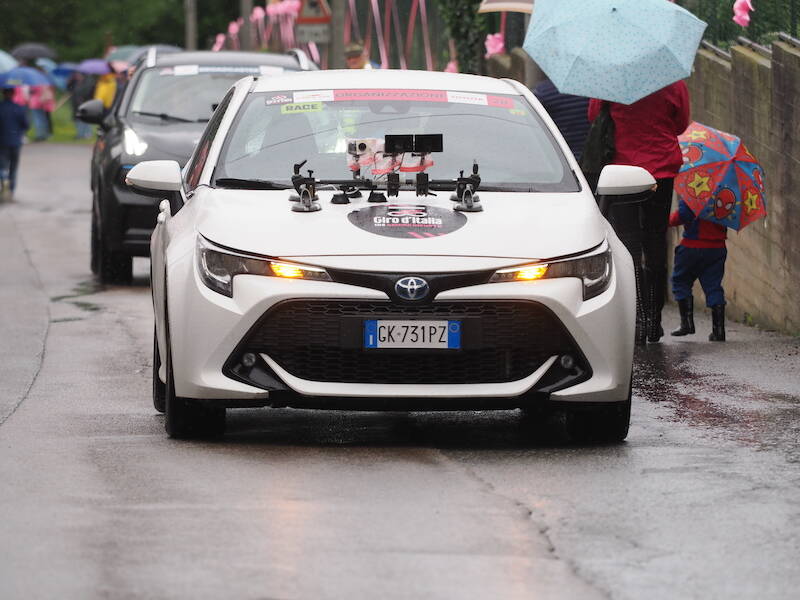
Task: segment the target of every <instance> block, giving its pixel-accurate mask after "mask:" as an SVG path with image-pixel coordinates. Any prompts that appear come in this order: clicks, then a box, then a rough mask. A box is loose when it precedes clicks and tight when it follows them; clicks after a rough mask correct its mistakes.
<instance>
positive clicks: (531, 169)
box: [214, 89, 580, 192]
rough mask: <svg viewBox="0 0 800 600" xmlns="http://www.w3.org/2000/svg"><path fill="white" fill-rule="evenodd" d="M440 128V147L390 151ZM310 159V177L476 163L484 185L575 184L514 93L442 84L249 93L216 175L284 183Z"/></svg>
mask: <svg viewBox="0 0 800 600" xmlns="http://www.w3.org/2000/svg"><path fill="white" fill-rule="evenodd" d="M426 134H433V135H441V136H442V151H441V152H433V153H431V154H427V155H420V154H418V153H413V152H405V153H402V154H393V155H389V154H388V153H387V152H385V150H387V149H386V148H384V141H385V136H386V135H404V136H409V135H414V136H420V135H426ZM303 160H307V161H308V162H307V163H306V165H305V167H304V169H313V170H314V177H316V178H317V179H340V180H341V179H347V178H349V177H352V173H353V172H355V171H356V170H357V169H359V170H360V174H361V175H362V176H365V177H371V178H373V179H376V180H378V181H380V180H381V179H382V178H385V176H386V173H388V172H399V173H400V177H401V183H402V184H403V185H405V186H409V185H411V184H412V182H413V178H414V177H415V175H416V173H417V172H420V171H425V172H426V173H427V174H428V175H429V177H430V178H431V179H442V180H444V179H449V180H451V179H454V178H456V177H458V175H459V171H462V170H463V171H464V173H465V175H466V174H469V173H471V172H472V165H473V163H474V162H477V163H478V165H479V169H480V176H481V178H482V183H481V189H490V188H499V189H511V190H515V191H563V192H573V191H578V190H579V189H580V188H579V186H578V183H577V181H576V179H575V177H574V175H573V174H572V172H571V170H570V168H569V165H568V164H567V162H566V160H565V158H564V156H563V153H562V152H561V150H560V148H559V147H558V146H557V145H556V143H555V140H554V139H553V137H552V136H551V135H550V133H549V131H548V130H547V128H546V126H545V124H544V123H543V122H542V120H541V119H540V118H539V116H538V115H537V114H536V113H535V111H534V109H533V107H532V106H531V105H530V104H529V103H528V102H527V101H526V100H525V98H524V97H522V96H519V95H487V94H479V93H468V92H448V91H440V90H407V89H406V90H319V91H301V92H289V91H287V92H267V93H258V94H251V95H250V96H249V97H248V99H247V100H246V102H245V104H244V105H243V107H242V108H241V109H240V111H239V113H238V115H237V117H236V119H235V121H234V123H233V125H232V128H231V130H230V132H229V133H228V136H227V139H226V141H225V144H224V146H223V149H222V153H221V155H220V158H219V161H218V163H217V166H216V170H215V172H214V176H215V180H221V179H229V180H230V179H238V180H261V181H271V182H275V183H288V182H289V180H290V177H291V174H292V165H293V164H294V163H299V162H301V161H303Z"/></svg>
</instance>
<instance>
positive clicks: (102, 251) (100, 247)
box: [91, 192, 133, 283]
mask: <svg viewBox="0 0 800 600" xmlns="http://www.w3.org/2000/svg"><path fill="white" fill-rule="evenodd" d="M96 194H97V192H95V195H96ZM96 211H97V203H95V205H94V206H92V260H91V263H92V273H94V274H95V275H97V277H98V278H99V279H100V283H130V282H131V280H132V279H133V257H132V256H131V255H129V254H125V253H123V252H114V251H112V250H109V248H108V244H107V241H106V240H105V239H104V236H103V228H102V227H101V225H100V223H99V222H98V221H97V212H96Z"/></svg>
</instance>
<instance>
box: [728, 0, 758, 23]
mask: <svg viewBox="0 0 800 600" xmlns="http://www.w3.org/2000/svg"><path fill="white" fill-rule="evenodd" d="M751 10H755V8H753V2H752V0H736V2H734V3H733V22H734V23H736V24H737V25H741V26H742V27H747V26H748V25H750V11H751Z"/></svg>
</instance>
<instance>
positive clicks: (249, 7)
mask: <svg viewBox="0 0 800 600" xmlns="http://www.w3.org/2000/svg"><path fill="white" fill-rule="evenodd" d="M239 7H240V10H239V12H241V13H242V21H244V23H242V27H241V29H239V46H240V47H241V49H242V50H252V49H253V24H252V23H250V15H251V14H253V0H239Z"/></svg>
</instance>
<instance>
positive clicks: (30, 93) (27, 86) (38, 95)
mask: <svg viewBox="0 0 800 600" xmlns="http://www.w3.org/2000/svg"><path fill="white" fill-rule="evenodd" d="M4 78H5V82H6V84H7V85H9V86H11V87H14V88H16V90H15V92H14V94H13V99H14V101H15V102H16V103H17V104H22V105H24V106H27V107H28V108H29V109H30V111H31V121H33V126H34V138H35V139H37V140H43V139H46V138H47V136H48V133H49V126H48V121H47V115H46V114H45V109H47V108H48V107H50V108H52V107H53V105H54V103H55V98H54V96H53V93H52V85H51V82H50V80H49V79H48V78H47V76H46V75H45V74H44V73H42V72H41V71H38V70H36V69H34V68H32V67H25V66H23V67H15V68H13V69H11V70H10V71H8V72H7V73H5V75H4Z"/></svg>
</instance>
